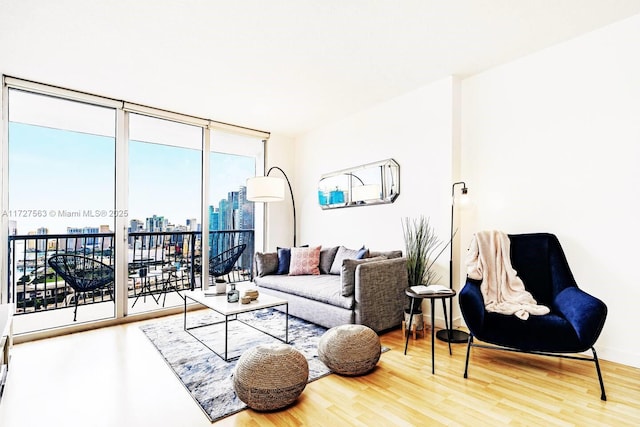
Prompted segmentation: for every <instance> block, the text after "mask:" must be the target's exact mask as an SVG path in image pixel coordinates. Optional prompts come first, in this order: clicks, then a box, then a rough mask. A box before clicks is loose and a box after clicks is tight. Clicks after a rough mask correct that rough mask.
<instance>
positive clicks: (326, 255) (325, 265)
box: [318, 246, 338, 274]
mask: <svg viewBox="0 0 640 427" xmlns="http://www.w3.org/2000/svg"><path fill="white" fill-rule="evenodd" d="M337 252H338V247H337V246H334V247H332V248H324V249H322V250H321V251H320V265H318V267H319V268H320V274H329V271H331V264H333V260H334V259H335V257H336V253H337Z"/></svg>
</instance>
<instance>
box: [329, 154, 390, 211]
mask: <svg viewBox="0 0 640 427" xmlns="http://www.w3.org/2000/svg"><path fill="white" fill-rule="evenodd" d="M376 169H379V171H376ZM372 172H374V176H375V178H367V175H369V176H371V173H372ZM358 173H359V174H358ZM361 176H364V177H365V178H364V180H363V179H362V178H361ZM332 178H335V179H334V180H333V182H331V181H332V180H331V179H332ZM323 181H328V182H327V183H325V185H324V186H323V184H322V182H323ZM358 184H359V185H358ZM328 185H330V186H331V187H333V186H335V190H330V189H329V188H328ZM359 187H362V190H361V194H362V195H361V196H356V197H364V199H361V200H353V199H354V189H356V188H359ZM364 187H368V188H366V189H365V188H364ZM376 187H377V189H378V196H377V197H370V196H367V195H366V194H365V193H366V191H367V190H371V189H373V190H374V191H376ZM399 195H400V165H399V164H398V162H396V161H395V160H394V159H386V160H380V161H378V162H372V163H367V164H364V165H360V166H355V167H352V168H347V169H342V170H339V171H335V172H330V173H326V174H323V175H321V176H320V180H319V181H318V204H319V205H320V207H321V208H322V209H323V210H325V209H338V208H349V207H358V206H372V205H381V204H389V203H393V202H395V200H396V199H397V198H398V196H399Z"/></svg>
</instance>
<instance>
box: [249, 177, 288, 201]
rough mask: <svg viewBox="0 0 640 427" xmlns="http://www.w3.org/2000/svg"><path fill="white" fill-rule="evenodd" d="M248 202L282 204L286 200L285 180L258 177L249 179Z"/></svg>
mask: <svg viewBox="0 0 640 427" xmlns="http://www.w3.org/2000/svg"><path fill="white" fill-rule="evenodd" d="M247 200H249V201H251V202H263V203H268V202H281V201H282V200H284V179H283V178H278V177H273V176H256V177H253V178H249V179H247Z"/></svg>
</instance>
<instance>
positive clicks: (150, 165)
mask: <svg viewBox="0 0 640 427" xmlns="http://www.w3.org/2000/svg"><path fill="white" fill-rule="evenodd" d="M202 145H203V129H202V128H201V127H198V126H191V125H186V124H182V123H177V122H173V121H169V120H164V119H158V118H154V117H148V116H143V115H140V114H130V116H129V203H128V206H129V209H128V211H129V212H128V213H129V217H130V220H129V230H128V242H127V243H128V256H127V265H128V267H127V269H128V275H129V276H128V281H129V283H128V292H129V299H128V301H129V310H128V311H129V313H130V314H135V313H139V312H143V311H149V310H156V309H160V308H165V307H172V306H176V305H179V304H182V302H183V300H182V298H181V296H180V292H181V291H184V290H185V289H190V287H191V285H192V284H193V285H194V286H195V281H196V280H199V278H200V270H201V264H202V259H201V250H200V248H201V224H202V220H201V212H202V201H201V199H202V185H201V183H202Z"/></svg>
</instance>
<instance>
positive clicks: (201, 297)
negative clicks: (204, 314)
mask: <svg viewBox="0 0 640 427" xmlns="http://www.w3.org/2000/svg"><path fill="white" fill-rule="evenodd" d="M239 288H240V291H242V289H243V287H239ZM183 296H184V330H185V332H187V333H188V334H189V335H191V336H192V337H194V338H195V339H196V340H198V341H200V343H201V344H202V345H204V346H205V347H207V348H208V349H209V350H211V351H212V352H214V353H215V354H216V355H218V356H219V357H220V358H221V359H222V360H224V361H225V362H229V361H232V360H236V359H238V358H239V357H240V356H235V357H231V358H230V357H229V322H230V321H238V322H240V323H242V324H244V325H247V326H250V327H252V328H253V329H255V330H257V331H260V332H262V333H263V334H266V335H269V336H271V337H273V338H276V339H278V340H280V341H282V342H283V343H285V344H288V343H289V302H288V301H287V300H285V299H282V298H276V297H274V296H271V295H265V294H262V293H261V294H260V296H259V297H258V299H257V300H255V301H252V302H250V303H249V304H241V303H240V302H239V301H238V302H235V303H229V302H227V296H226V295H225V294H223V295H215V294H214V295H208V294H205V292H204V291H200V290H196V291H187V292H184V294H183ZM188 299H189V300H191V301H194V302H197V303H198V304H201V305H203V306H205V307H207V308H209V309H210V310H213V311H215V312H216V313H218V314H220V315H222V316H224V320H221V321H219V322H213V323H208V324H205V325H198V326H193V327H191V328H187V311H188V310H187V300H188ZM279 305H284V306H285V326H284V334H285V338H284V340H283V339H282V338H281V337H279V336H277V335H273V334H271V333H269V332H267V331H265V330H263V329H260V328H256V327H255V326H253V325H251V324H249V323H246V322H244V321H242V319H240V318H238V314H242V313H249V312H252V311H256V310H261V309H263V308H270V307H277V306H279ZM221 323H224V355H222V354H220V353H218V352H217V351H216V350H214V349H213V348H211V347H210V346H208V345H207V344H206V343H205V342H204V341H202V340H201V339H200V338H198V337H197V336H195V335H194V334H192V333H191V331H192V330H194V329H198V328H203V327H206V326H212V325H218V324H221Z"/></svg>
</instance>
